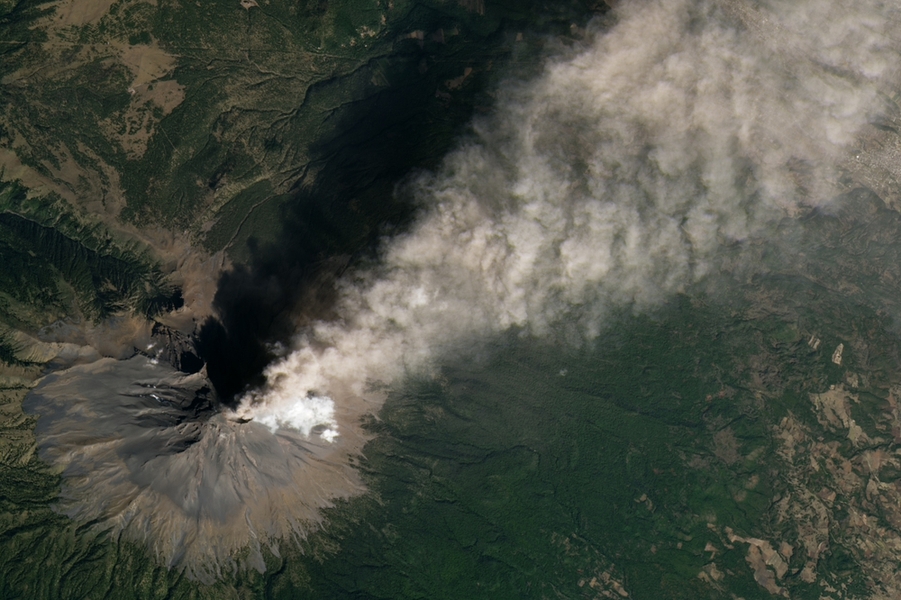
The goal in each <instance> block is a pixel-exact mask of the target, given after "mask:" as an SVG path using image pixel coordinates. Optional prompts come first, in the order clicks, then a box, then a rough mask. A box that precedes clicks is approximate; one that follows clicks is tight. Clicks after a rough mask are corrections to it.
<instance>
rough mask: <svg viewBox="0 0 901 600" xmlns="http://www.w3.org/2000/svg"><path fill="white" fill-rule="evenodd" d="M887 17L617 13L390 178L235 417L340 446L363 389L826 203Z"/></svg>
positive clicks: (710, 255) (602, 297)
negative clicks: (318, 318) (437, 162)
mask: <svg viewBox="0 0 901 600" xmlns="http://www.w3.org/2000/svg"><path fill="white" fill-rule="evenodd" d="M895 12H896V11H895V9H894V8H892V5H891V4H890V3H886V2H880V1H877V0H859V1H857V2H853V3H846V2H837V1H827V0H806V1H805V0H800V1H798V0H795V1H788V0H764V1H760V2H754V3H751V2H735V1H731V0H726V1H719V2H717V1H714V0H638V1H635V2H628V3H621V4H620V7H619V8H618V9H617V23H616V25H615V26H613V27H612V28H611V29H610V30H609V31H606V32H602V31H595V30H591V28H590V29H589V32H588V34H587V37H586V41H585V43H584V45H583V46H582V47H581V48H579V49H577V50H574V51H571V52H570V53H569V54H567V55H566V56H563V57H559V58H557V59H553V60H550V61H549V62H548V63H547V65H546V68H545V69H544V71H543V73H542V74H541V75H540V76H539V77H537V78H536V79H534V80H532V81H528V82H524V83H509V84H508V85H506V86H505V87H504V88H503V89H502V90H501V95H500V99H499V101H498V103H497V107H496V110H495V112H494V114H493V116H490V117H487V118H484V119H481V120H478V121H476V123H475V124H474V129H475V135H474V136H473V138H472V139H471V140H469V141H468V142H466V143H464V144H462V145H461V146H460V147H459V148H458V149H457V150H456V151H454V152H453V153H451V154H450V155H449V156H448V157H447V158H446V159H445V161H444V163H443V166H442V167H441V168H440V169H439V170H438V172H436V173H434V174H425V175H421V176H420V177H418V178H417V179H416V180H415V181H414V182H412V183H411V184H410V185H411V188H412V190H413V191H414V192H415V194H416V195H417V197H418V199H419V200H420V202H421V203H422V205H423V214H422V216H421V218H420V219H419V221H418V222H417V224H416V225H415V226H414V227H413V228H412V229H411V231H409V233H407V234H405V235H402V236H400V237H398V238H396V239H393V240H391V241H389V242H387V244H386V247H385V249H384V252H383V256H382V260H381V264H380V265H379V266H378V267H377V268H374V269H372V270H369V271H366V272H362V273H357V274H356V275H355V276H353V277H349V278H347V279H345V280H344V281H343V282H342V283H341V284H340V298H341V299H340V302H339V305H338V314H340V315H341V318H340V319H338V320H336V321H329V322H319V323H316V324H314V325H313V326H311V327H310V328H308V329H307V330H306V331H304V332H303V333H302V334H301V335H300V336H299V337H298V339H297V340H296V345H295V347H294V350H293V352H291V353H290V354H289V355H288V356H286V357H285V358H284V359H283V360H281V361H280V362H278V363H276V364H273V365H272V366H270V367H269V369H268V370H267V377H268V383H267V385H266V387H265V388H264V389H263V390H260V391H258V392H255V393H252V394H250V395H249V396H248V397H246V398H245V399H244V401H243V404H242V407H241V409H240V410H239V414H240V415H242V416H244V417H247V418H253V419H256V420H259V421H263V422H264V423H267V424H269V425H270V426H271V427H273V428H275V427H278V426H280V425H281V426H290V427H295V428H300V429H301V430H303V431H310V430H311V429H312V428H313V427H314V426H319V430H324V431H326V432H328V436H329V439H335V435H336V433H337V435H338V437H339V438H340V436H342V435H344V434H345V433H346V431H345V430H344V429H342V428H339V427H338V425H337V424H336V423H337V422H340V423H341V424H342V427H344V428H346V427H347V425H346V424H347V423H353V422H356V420H357V419H356V417H358V416H359V415H361V414H363V413H365V412H368V411H372V410H375V409H377V408H378V406H379V403H380V400H379V398H378V397H377V396H375V395H372V394H371V393H370V394H368V393H367V387H368V386H369V384H371V383H373V382H390V381H391V380H394V379H396V378H397V377H399V376H401V375H403V374H404V373H408V372H411V371H413V372H415V371H416V370H418V369H422V368H426V367H428V365H429V364H430V363H431V362H432V361H434V360H435V359H436V358H438V357H440V356H441V355H442V354H443V353H444V352H446V351H449V350H454V349H456V348H458V347H459V346H460V345H464V344H467V343H470V342H471V341H472V340H474V339H478V338H480V337H484V336H485V335H491V334H496V333H499V332H503V331H505V330H509V329H511V328H520V329H521V330H524V331H526V332H528V333H529V334H533V335H545V334H547V333H549V332H551V331H553V330H555V329H557V328H559V326H560V325H561V324H562V323H564V322H566V323H568V324H569V327H572V326H573V324H576V326H577V329H578V332H579V333H578V335H579V336H583V337H585V338H592V337H594V336H596V335H598V333H599V332H600V330H601V328H602V327H603V326H604V322H605V316H606V315H608V314H609V311H610V310H611V309H613V308H624V307H625V308H633V309H635V310H641V309H644V308H647V307H652V306H654V305H656V304H658V303H659V302H660V301H661V300H662V299H664V298H666V297H667V296H670V295H671V294H673V293H674V292H677V291H678V290H680V289H682V288H684V287H685V286H686V285H689V284H691V283H693V282H696V281H698V280H699V279H700V278H702V277H704V276H705V274H707V273H708V272H709V271H710V270H711V269H712V268H713V267H714V266H715V259H716V257H717V255H718V253H719V251H720V249H721V248H722V247H723V245H724V244H731V243H734V242H740V241H741V240H744V239H746V238H748V237H749V236H755V235H762V234H764V233H765V230H766V228H767V226H768V224H770V223H772V222H773V221H774V220H776V219H780V218H783V217H785V216H791V215H792V214H795V213H797V212H799V211H800V210H802V209H803V208H804V207H805V206H811V205H817V204H823V203H825V202H826V201H827V200H828V199H829V198H830V197H832V196H833V195H834V194H835V191H836V188H835V186H834V185H833V184H832V181H833V180H834V179H835V175H834V173H833V170H834V165H836V164H837V163H838V162H839V161H840V160H841V159H842V158H843V156H844V154H845V152H846V151H847V148H848V146H849V145H850V144H852V143H853V142H854V140H855V138H856V136H857V135H858V134H859V132H860V131H861V129H862V128H863V127H864V126H865V125H866V124H867V121H868V119H869V118H871V117H872V116H873V114H874V113H876V112H878V111H879V110H880V108H881V104H880V90H881V89H884V88H887V86H890V85H892V84H894V83H895V82H896V80H897V77H896V69H897V65H898V58H899V57H898V52H897V49H898V47H899V45H898V44H897V40H896V39H895V38H894V37H893V36H894V32H895V31H898V28H897V23H898V20H897V15H896V14H895ZM332 399H334V403H332ZM336 415H338V416H336ZM336 419H338V421H336ZM345 419H346V420H345ZM356 435H357V436H358V434H356Z"/></svg>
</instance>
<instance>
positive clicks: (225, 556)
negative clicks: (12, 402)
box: [24, 356, 360, 582]
mask: <svg viewBox="0 0 901 600" xmlns="http://www.w3.org/2000/svg"><path fill="white" fill-rule="evenodd" d="M24 409H25V410H26V411H27V412H29V413H33V414H37V415H39V418H38V424H37V428H36V431H35V434H36V436H37V438H38V440H39V454H40V457H41V459H43V460H45V461H46V462H48V463H49V464H52V465H54V466H55V467H56V468H58V469H60V471H61V474H62V476H63V488H62V492H61V496H60V500H59V510H61V511H62V512H63V513H64V514H66V515H67V516H69V517H71V518H73V519H75V520H76V521H78V522H82V523H91V524H93V525H92V527H94V528H96V529H98V530H99V531H102V532H105V533H109V534H110V535H112V536H114V537H115V538H118V539H125V540H130V541H133V542H138V543H141V544H145V543H146V544H148V545H149V546H150V549H151V550H152V551H153V553H154V554H156V555H157V556H158V557H159V559H161V560H162V562H163V564H165V565H167V566H169V567H172V566H177V567H178V568H179V569H186V570H187V572H188V573H189V574H190V575H191V576H192V577H196V578H198V579H201V580H204V581H207V582H210V581H212V580H214V579H215V578H217V577H221V576H222V575H223V574H229V573H230V572H231V571H234V570H235V568H236V567H237V566H238V563H243V565H242V566H253V567H255V568H257V569H258V570H260V571H264V570H265V564H264V561H263V557H262V555H261V554H260V548H261V545H263V546H266V547H268V548H269V551H270V552H272V553H274V554H276V555H277V554H278V549H277V548H278V545H279V543H280V542H281V541H282V540H285V539H290V538H292V537H296V538H302V537H305V536H306V535H307V534H308V532H309V531H310V530H311V529H312V528H314V527H315V525H316V524H317V523H318V522H319V521H320V519H321V517H320V514H319V510H320V509H321V508H323V507H325V506H330V505H331V504H332V502H333V501H334V499H335V498H337V497H342V496H348V495H350V494H352V493H357V492H359V488H360V483H359V479H358V476H357V475H356V473H355V471H354V470H353V469H352V468H351V466H350V464H349V463H348V461H347V459H346V456H344V448H343V446H342V445H341V444H333V443H330V442H329V441H327V440H325V439H322V438H321V437H320V434H322V433H323V431H324V430H326V428H327V426H328V422H327V421H326V420H324V421H323V426H322V427H320V428H318V429H317V430H315V431H312V432H300V431H294V430H287V429H283V430H279V431H272V430H270V429H269V428H268V427H266V426H264V425H261V424H258V423H253V422H250V423H248V422H241V421H239V420H237V419H235V418H233V417H230V411H229V410H228V409H227V408H224V407H222V406H220V405H219V403H218V401H217V399H216V396H215V393H214V391H213V389H212V386H211V384H210V382H209V381H208V380H207V379H206V377H205V375H204V373H203V372H200V373H195V374H193V375H186V374H183V373H179V372H177V371H175V370H174V369H173V368H172V367H170V366H168V365H165V364H162V363H159V362H157V361H155V360H153V359H149V358H146V357H143V356H136V357H134V358H131V359H128V360H125V361H117V360H114V359H111V358H104V359H101V360H98V361H96V362H92V363H89V364H85V365H79V366H75V367H71V368H69V369H66V370H63V371H59V372H54V373H51V374H49V375H47V376H45V377H44V378H43V379H41V381H40V383H38V385H37V386H36V387H35V388H34V389H33V390H32V391H31V392H30V393H29V395H28V397H27V398H26V399H25V402H24ZM324 419H325V417H324Z"/></svg>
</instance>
